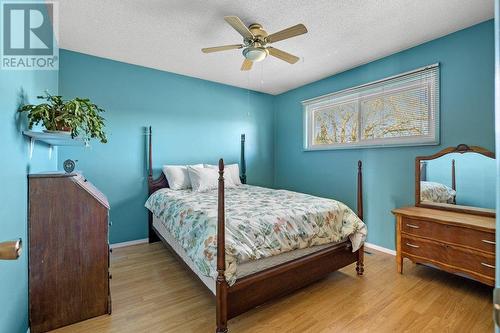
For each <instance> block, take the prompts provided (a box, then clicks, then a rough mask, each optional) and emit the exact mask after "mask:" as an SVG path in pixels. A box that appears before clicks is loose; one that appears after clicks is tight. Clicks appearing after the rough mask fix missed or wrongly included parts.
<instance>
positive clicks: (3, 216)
mask: <svg viewBox="0 0 500 333" xmlns="http://www.w3.org/2000/svg"><path fill="white" fill-rule="evenodd" d="M45 90H48V91H49V92H51V93H53V94H54V93H57V72H55V71H3V70H0V138H1V140H0V142H1V151H2V156H3V158H2V160H3V161H2V164H1V167H0V184H1V185H0V189H1V190H0V241H6V240H15V239H17V238H19V237H21V238H22V239H23V242H24V245H25V246H26V245H27V200H28V198H27V186H28V184H27V174H28V173H30V172H39V171H50V170H55V169H56V162H57V152H54V154H53V156H52V160H49V158H48V149H47V147H45V146H43V145H38V144H37V145H36V146H35V149H34V155H33V159H32V160H31V161H30V160H29V147H28V144H29V143H28V140H27V139H25V138H24V137H23V135H22V134H21V132H22V130H24V129H26V125H27V122H26V118H25V117H19V114H18V113H17V112H16V110H17V108H18V105H19V103H20V102H21V101H22V100H23V99H24V100H25V102H28V103H37V102H38V101H37V99H36V96H37V95H40V94H42V93H43V92H44V91H45ZM22 96H24V97H22ZM27 328H28V252H27V248H26V247H25V248H24V252H23V253H22V255H21V257H20V258H19V259H18V260H15V261H0V332H9V333H21V332H22V333H25V332H26V330H27Z"/></svg>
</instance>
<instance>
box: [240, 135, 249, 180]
mask: <svg viewBox="0 0 500 333" xmlns="http://www.w3.org/2000/svg"><path fill="white" fill-rule="evenodd" d="M240 164H241V177H240V178H241V183H242V184H246V183H247V162H246V161H245V134H242V135H241V158H240Z"/></svg>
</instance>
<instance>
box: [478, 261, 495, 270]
mask: <svg viewBox="0 0 500 333" xmlns="http://www.w3.org/2000/svg"><path fill="white" fill-rule="evenodd" d="M481 265H483V266H484V267H488V268H493V269H495V266H493V265H489V264H485V263H484V262H482V263H481Z"/></svg>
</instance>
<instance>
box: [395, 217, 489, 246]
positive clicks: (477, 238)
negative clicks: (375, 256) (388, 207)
mask: <svg viewBox="0 0 500 333" xmlns="http://www.w3.org/2000/svg"><path fill="white" fill-rule="evenodd" d="M401 230H402V231H403V232H404V233H406V234H410V235H414V236H420V237H427V238H431V239H433V240H437V241H443V242H447V243H452V244H457V245H462V246H467V247H471V248H474V249H478V250H482V251H486V252H489V253H495V234H494V233H489V232H485V231H480V230H474V229H470V228H464V227H458V226H453V225H448V224H442V223H437V222H430V221H425V220H418V219H412V218H407V217H405V218H403V220H402V225H401Z"/></svg>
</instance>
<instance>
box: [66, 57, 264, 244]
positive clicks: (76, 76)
mask: <svg viewBox="0 0 500 333" xmlns="http://www.w3.org/2000/svg"><path fill="white" fill-rule="evenodd" d="M60 61H61V62H60V77H59V89H60V93H61V94H62V95H64V96H65V97H67V98H71V97H74V96H81V97H90V98H91V99H92V100H93V101H94V102H95V103H97V104H99V105H100V106H102V107H103V108H104V109H106V111H107V112H106V113H105V114H104V116H105V118H106V119H107V133H108V135H109V143H107V144H100V143H97V142H95V143H93V144H92V147H91V148H90V149H81V148H60V149H59V162H60V163H59V164H60V165H61V164H62V161H64V160H65V159H67V158H71V159H77V160H78V164H77V168H78V169H80V170H83V171H84V173H85V175H86V177H87V178H88V179H89V180H90V181H91V182H93V183H94V184H95V185H96V186H97V187H98V188H100V189H101V190H102V191H103V192H104V193H106V195H107V196H108V198H109V200H110V204H111V212H110V217H111V220H112V222H113V225H112V226H111V229H110V241H111V243H117V242H124V241H130V240H135V239H141V238H146V237H147V211H146V209H145V208H144V202H145V200H146V199H147V184H146V175H147V169H146V155H145V154H146V149H145V148H146V136H145V135H144V133H145V132H144V128H145V127H146V126H149V125H152V126H153V133H154V149H153V154H154V166H155V168H156V169H158V170H159V169H160V168H161V165H163V164H177V163H182V164H188V163H204V162H205V163H215V162H216V161H217V159H218V158H219V157H223V158H224V159H225V161H226V162H238V161H239V154H240V134H241V133H246V134H247V145H246V148H247V151H246V153H247V155H246V156H247V169H248V173H247V175H248V181H249V182H251V183H252V184H258V185H265V186H272V185H273V175H274V173H273V163H274V160H273V156H274V154H273V137H274V136H273V127H274V126H273V125H274V113H273V97H272V96H271V95H266V94H261V93H256V92H249V91H247V90H244V89H239V88H235V87H230V86H227V85H222V84H218V83H214V82H209V81H204V80H200V79H195V78H191V77H186V76H182V75H176V74H172V73H167V72H162V71H158V70H153V69H148V68H144V67H139V66H134V65H129V64H125V63H121V62H116V61H111V60H106V59H102V58H97V57H92V56H88V55H84V54H80V53H75V52H71V51H66V50H61V52H60ZM158 170H157V171H156V172H155V173H156V174H158V172H159V171H158Z"/></svg>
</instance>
